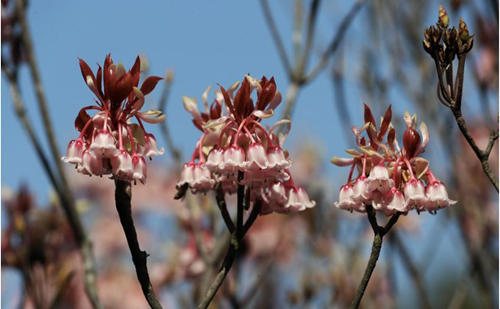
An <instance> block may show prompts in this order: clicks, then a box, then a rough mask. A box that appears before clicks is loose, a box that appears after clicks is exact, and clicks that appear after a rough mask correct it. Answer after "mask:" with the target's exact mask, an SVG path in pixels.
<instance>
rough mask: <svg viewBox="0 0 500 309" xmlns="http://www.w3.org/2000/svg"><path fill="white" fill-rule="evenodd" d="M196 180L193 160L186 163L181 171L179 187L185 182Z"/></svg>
mask: <svg viewBox="0 0 500 309" xmlns="http://www.w3.org/2000/svg"><path fill="white" fill-rule="evenodd" d="M193 180H194V163H193V162H188V163H186V164H184V166H183V167H182V171H181V177H180V179H179V181H178V182H177V185H176V187H177V189H179V188H180V187H182V186H183V185H184V184H186V183H187V184H190V183H192V182H193Z"/></svg>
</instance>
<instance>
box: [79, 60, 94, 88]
mask: <svg viewBox="0 0 500 309" xmlns="http://www.w3.org/2000/svg"><path fill="white" fill-rule="evenodd" d="M78 61H79V62H80V70H81V71H82V76H83V80H84V81H85V83H87V76H90V77H91V78H92V81H93V82H94V84H95V76H94V73H93V72H92V70H91V69H90V67H89V65H88V64H87V62H85V61H83V59H81V58H78Z"/></svg>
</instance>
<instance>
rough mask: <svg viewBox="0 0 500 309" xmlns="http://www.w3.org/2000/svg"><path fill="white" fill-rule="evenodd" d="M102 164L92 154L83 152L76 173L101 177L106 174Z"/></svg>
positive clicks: (99, 159) (100, 159)
mask: <svg viewBox="0 0 500 309" xmlns="http://www.w3.org/2000/svg"><path fill="white" fill-rule="evenodd" d="M102 163H103V159H102V158H98V157H97V156H96V155H95V154H94V153H93V152H91V151H89V150H85V151H84V152H83V155H82V164H80V165H78V167H77V171H78V172H80V173H82V174H85V175H96V176H102V175H104V174H107V173H108V171H107V170H106V169H105V168H104V167H103V164H102Z"/></svg>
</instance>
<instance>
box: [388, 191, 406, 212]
mask: <svg viewBox="0 0 500 309" xmlns="http://www.w3.org/2000/svg"><path fill="white" fill-rule="evenodd" d="M388 194H389V196H391V199H390V202H389V203H388V204H387V206H386V208H387V209H388V210H389V211H401V212H405V211H408V209H407V207H406V206H407V205H406V199H405V197H404V195H403V193H402V192H401V191H399V190H398V189H396V187H393V188H392V189H391V191H390V192H389V193H388Z"/></svg>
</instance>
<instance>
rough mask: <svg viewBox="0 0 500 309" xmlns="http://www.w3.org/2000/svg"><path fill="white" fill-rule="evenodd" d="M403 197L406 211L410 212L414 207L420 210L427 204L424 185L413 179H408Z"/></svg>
mask: <svg viewBox="0 0 500 309" xmlns="http://www.w3.org/2000/svg"><path fill="white" fill-rule="evenodd" d="M404 196H405V198H406V209H407V210H410V209H412V208H413V207H416V208H417V209H418V210H421V209H422V208H423V207H424V205H425V204H426V203H427V197H426V196H425V190H424V184H423V183H422V181H420V180H417V179H415V178H413V179H410V180H409V181H408V182H407V183H405V186H404Z"/></svg>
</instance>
